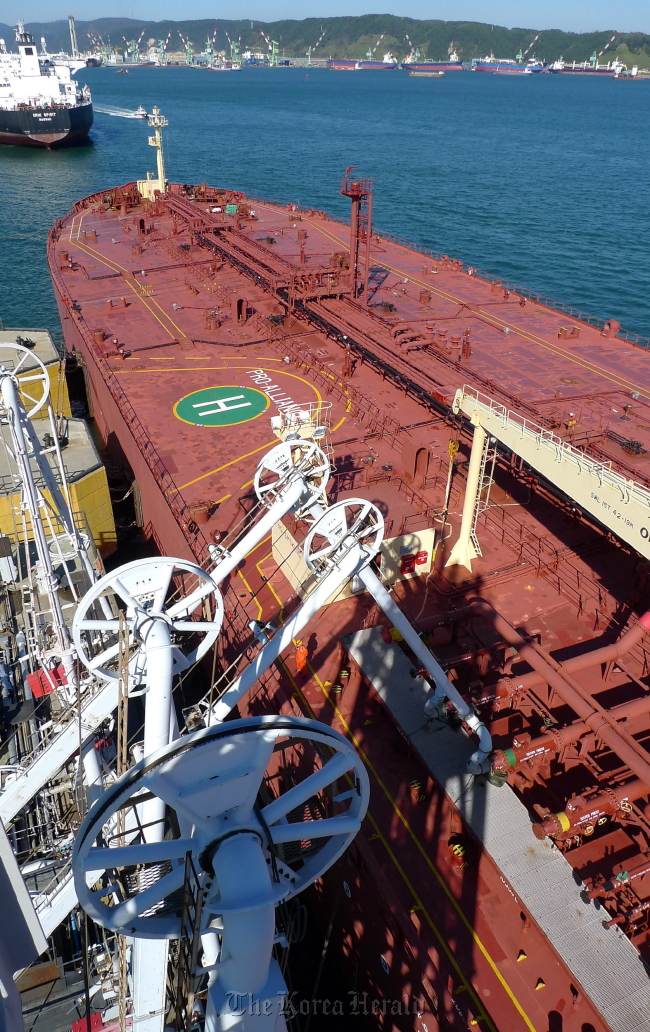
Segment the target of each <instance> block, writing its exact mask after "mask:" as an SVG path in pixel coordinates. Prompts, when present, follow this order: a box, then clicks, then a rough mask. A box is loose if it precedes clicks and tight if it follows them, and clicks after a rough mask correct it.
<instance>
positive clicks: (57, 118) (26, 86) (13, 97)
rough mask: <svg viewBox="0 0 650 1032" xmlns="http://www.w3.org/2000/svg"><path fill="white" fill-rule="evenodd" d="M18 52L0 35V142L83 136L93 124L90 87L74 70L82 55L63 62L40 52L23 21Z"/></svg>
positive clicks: (49, 143) (44, 142) (48, 143)
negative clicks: (12, 51)
mask: <svg viewBox="0 0 650 1032" xmlns="http://www.w3.org/2000/svg"><path fill="white" fill-rule="evenodd" d="M16 42H17V44H18V53H17V54H10V53H8V52H7V48H6V46H5V42H4V40H0V143H8V144H20V145H23V146H29V147H48V148H50V147H57V146H61V144H64V143H72V142H74V141H76V140H82V139H83V138H84V137H86V136H87V135H88V132H89V130H90V127H91V126H92V124H93V107H92V101H91V96H90V90H89V89H88V87H87V86H83V87H81V86H79V85H78V83H76V82H75V81H74V79H73V78H72V75H73V74H74V72H76V71H79V69H80V68H83V67H84V64H85V62H84V61H83V60H78V61H75V60H74V59H72V60H67V61H59V60H58V59H57V58H53V57H50V56H49V55H48V54H47V52H46V51H45V47H43V53H42V54H39V53H38V50H37V48H36V44H35V43H34V39H33V37H32V36H31V35H30V33H29V32H25V26H24V24H23V22H22V21H20V22H19V23H18V29H17V31H16Z"/></svg>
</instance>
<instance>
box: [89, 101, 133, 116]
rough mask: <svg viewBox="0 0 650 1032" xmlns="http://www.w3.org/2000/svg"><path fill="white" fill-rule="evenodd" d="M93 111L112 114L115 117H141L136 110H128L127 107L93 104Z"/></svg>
mask: <svg viewBox="0 0 650 1032" xmlns="http://www.w3.org/2000/svg"><path fill="white" fill-rule="evenodd" d="M93 107H94V109H95V111H99V112H100V114H102V115H113V116H114V117H115V118H142V115H139V114H138V113H137V111H129V109H128V108H118V107H110V106H108V105H101V104H94V105H93Z"/></svg>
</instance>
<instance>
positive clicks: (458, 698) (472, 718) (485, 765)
mask: <svg viewBox="0 0 650 1032" xmlns="http://www.w3.org/2000/svg"><path fill="white" fill-rule="evenodd" d="M359 577H360V579H361V580H362V581H363V584H364V585H365V587H366V588H367V590H368V591H369V592H370V594H371V595H372V597H373V598H374V600H375V602H376V603H377V605H378V606H379V607H380V609H382V610H383V612H384V613H385V614H386V616H388V617H389V618H390V620H391V621H392V623H393V626H394V627H396V628H397V630H398V631H399V632H400V634H401V635H402V637H403V638H404V641H405V642H406V643H407V645H408V646H409V648H410V649H411V651H412V652H413V653H414V654H415V655H416V656H417V658H418V659H419V660H420V662H421V663H422V666H423V667H424V668H425V670H426V671H427V672H428V673H429V675H430V677H431V679H432V680H433V681H434V683H435V686H436V687H435V691H434V694H433V695H432V696H431V698H430V699H428V700H427V702H426V705H425V712H426V713H427V714H429V715H431V714H433V713H435V712H436V710H438V709H439V707H440V703H441V702H442V700H443V699H444V698H445V697H447V698H448V699H449V701H450V702H451V703H453V705H454V707H455V708H456V710H457V712H458V716H459V717H460V718H461V720H463V721H464V722H465V723H466V724H467V726H468V727H469V728H471V730H472V731H473V732H474V734H476V735H477V737H478V740H479V748H478V749H477V751H476V752H475V753H473V755H472V756H470V758H469V760H468V763H467V769H468V770H469V771H470V773H472V774H482V773H485V772H486V771H487V770H489V768H490V764H489V761H488V756H489V754H490V753H491V752H492V737H491V735H490V732H489V731H488V729H487V728H486V726H485V724H484V723H483V722H482V720H481V719H480V718H479V717H477V716H476V714H475V713H474V711H473V709H472V708H471V706H469V705H468V703H467V702H465V699H464V698H463V697H462V695H461V694H460V692H458V690H457V689H456V687H455V686H454V685H453V684H452V682H451V681H450V680H449V678H448V677H447V675H446V673H445V672H444V670H443V669H442V667H441V666H440V664H439V663H438V661H437V660H436V658H435V656H434V655H433V654H432V653H431V652H430V651H429V649H428V648H427V647H426V645H425V644H424V642H423V641H422V639H421V638H420V636H419V634H418V633H417V631H416V630H415V628H414V627H413V626H412V625H411V623H410V622H409V620H408V619H407V618H406V616H405V615H404V613H403V612H402V611H401V609H400V608H399V606H398V605H397V604H396V602H395V601H394V599H392V598H391V596H390V593H389V592H388V591H387V590H386V588H385V587H384V585H383V584H382V583H381V581H380V580H379V578H378V577H377V575H376V574H375V573H374V571H373V570H371V569H370V567H369V566H366V567H365V569H363V570H362V571H361V573H360V574H359Z"/></svg>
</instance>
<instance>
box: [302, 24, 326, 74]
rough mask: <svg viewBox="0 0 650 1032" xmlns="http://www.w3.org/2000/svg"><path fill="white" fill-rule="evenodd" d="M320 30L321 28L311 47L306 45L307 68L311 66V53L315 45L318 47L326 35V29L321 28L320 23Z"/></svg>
mask: <svg viewBox="0 0 650 1032" xmlns="http://www.w3.org/2000/svg"><path fill="white" fill-rule="evenodd" d="M321 30H322V31H321V34H320V36H319V37H318V39H317V40H316V42H315V43H314V45H313V47H307V54H306V57H307V67H308V68H311V55H312V54H313V52H314V50H315V49H316V47H319V46H320V45H321V43H322V42H323V40H324V39H325V36H326V35H327V29H323V26H322V25H321Z"/></svg>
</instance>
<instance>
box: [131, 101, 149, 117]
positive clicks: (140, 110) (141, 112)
mask: <svg viewBox="0 0 650 1032" xmlns="http://www.w3.org/2000/svg"><path fill="white" fill-rule="evenodd" d="M133 117H134V118H148V117H149V113H148V111H147V109H146V108H144V107H143V106H142V104H140V106H139V107H137V108H136V109H135V111H134V112H133Z"/></svg>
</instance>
